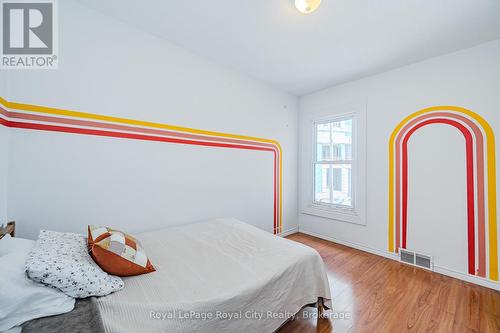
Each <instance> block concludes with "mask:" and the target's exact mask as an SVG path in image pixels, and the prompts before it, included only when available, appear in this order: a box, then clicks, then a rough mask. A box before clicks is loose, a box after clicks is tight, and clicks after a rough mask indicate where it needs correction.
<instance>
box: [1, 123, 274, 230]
mask: <svg viewBox="0 0 500 333" xmlns="http://www.w3.org/2000/svg"><path fill="white" fill-rule="evenodd" d="M0 124H1V125H4V126H6V127H11V128H21V129H32V130H41V131H49V132H63V133H74V134H84V135H95V136H104V137H114V138H124V139H135V140H144V141H157V142H168V143H177V144H186V145H196V146H205V147H218V148H232V149H246V150H256V151H270V152H273V155H274V172H273V193H274V203H273V206H274V207H273V209H274V214H273V215H274V217H273V218H274V233H277V227H278V220H277V212H278V207H277V205H278V191H277V184H278V183H277V171H276V170H277V168H276V167H277V158H278V156H277V154H276V150H275V148H273V147H259V146H251V145H241V144H233V143H222V142H207V141H198V140H187V139H178V138H168V137H158V136H152V135H144V134H132V133H121V132H113V131H103V130H95V129H87V128H73V127H66V126H58V125H47V124H36V123H27V122H17V121H8V120H5V119H3V118H1V117H0Z"/></svg>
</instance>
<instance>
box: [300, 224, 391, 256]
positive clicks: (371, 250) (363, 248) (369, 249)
mask: <svg viewBox="0 0 500 333" xmlns="http://www.w3.org/2000/svg"><path fill="white" fill-rule="evenodd" d="M299 232H301V233H303V234H307V235H310V236H314V237H318V238H321V239H324V240H327V241H330V242H333V243H337V244H341V245H345V246H349V247H352V248H354V249H357V250H361V251H364V252H368V253H372V254H376V255H378V256H381V257H385V258H389V259H393V260H399V256H398V255H396V254H394V253H390V252H386V251H381V250H378V249H374V248H372V247H368V246H364V245H359V244H356V243H352V242H348V241H344V240H340V239H337V238H333V237H328V236H324V235H320V234H317V233H315V232H312V231H307V230H303V229H299Z"/></svg>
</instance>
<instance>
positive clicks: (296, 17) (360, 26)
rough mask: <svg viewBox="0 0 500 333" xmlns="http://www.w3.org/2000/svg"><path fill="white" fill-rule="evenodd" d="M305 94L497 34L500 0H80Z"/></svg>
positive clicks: (277, 86) (239, 69)
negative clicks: (311, 8) (311, 6)
mask: <svg viewBox="0 0 500 333" xmlns="http://www.w3.org/2000/svg"><path fill="white" fill-rule="evenodd" d="M80 2H81V3H83V4H86V5H88V6H90V7H92V8H95V9H97V10H99V11H102V12H104V13H106V14H108V15H111V16H113V17H116V18H118V19H120V20H122V21H124V22H126V23H128V24H130V25H132V26H135V27H137V28H139V29H142V30H144V31H147V32H149V33H152V34H154V35H157V36H159V37H161V38H164V39H166V40H168V41H170V42H173V43H174V44H177V45H179V46H181V47H183V48H185V49H188V50H190V51H192V52H194V53H196V54H198V55H200V56H202V57H205V58H208V59H210V60H212V61H214V62H216V63H219V64H221V65H223V66H227V67H230V68H233V69H235V70H238V71H240V72H243V73H245V74H247V75H249V76H251V77H253V78H256V79H259V80H262V81H265V82H267V83H269V84H270V85H272V86H273V87H276V88H278V89H281V90H284V91H287V92H290V93H293V94H296V95H303V94H307V93H310V92H313V91H316V90H320V89H323V88H326V87H328V86H332V85H335V84H339V83H342V82H346V81H350V80H354V79H357V78H361V77H364V76H368V75H372V74H375V73H379V72H383V71H386V70H389V69H392V68H396V67H400V66H403V65H406V64H410V63H414V62H417V61H421V60H424V59H427V58H431V57H435V56H438V55H442V54H446V53H449V52H453V51H456V50H460V49H463V48H467V47H471V46H474V45H477V44H480V43H483V42H486V41H489V40H493V39H498V38H500V0H378V1H377V0H323V3H322V4H321V6H320V8H319V9H318V11H316V12H315V13H313V14H310V15H302V14H300V13H299V12H297V11H296V10H295V9H294V7H293V0H213V1H209V0H186V1H179V0H177V1H174V0H147V1H146V0H143V1H137V0H106V1H103V0H80Z"/></svg>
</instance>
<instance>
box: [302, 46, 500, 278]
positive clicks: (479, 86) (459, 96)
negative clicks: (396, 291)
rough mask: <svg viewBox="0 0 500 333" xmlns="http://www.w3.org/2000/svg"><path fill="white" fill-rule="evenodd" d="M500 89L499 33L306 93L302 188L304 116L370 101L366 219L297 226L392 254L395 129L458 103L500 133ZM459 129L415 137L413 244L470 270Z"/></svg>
mask: <svg viewBox="0 0 500 333" xmlns="http://www.w3.org/2000/svg"><path fill="white" fill-rule="evenodd" d="M499 89H500V40H497V41H493V42H490V43H487V44H483V45H480V46H477V47H474V48H471V49H467V50H463V51H460V52H456V53H453V54H449V55H446V56H442V57H439V58H434V59H430V60H427V61H424V62H420V63H417V64H414V65H411V66H406V67H403V68H400V69H397V70H393V71H390V72H386V73H383V74H380V75H376V76H372V77H368V78H365V79H362V80H358V81H354V82H351V83H347V84H343V85H339V86H335V87H332V88H329V89H326V90H323V91H320V92H317V93H314V94H310V95H307V96H304V97H303V98H302V99H301V101H300V120H299V123H300V129H299V131H300V133H301V137H300V148H299V151H300V152H299V175H300V177H299V178H300V179H299V186H300V187H303V186H309V184H305V181H304V179H305V175H304V173H303V170H305V168H306V163H310V158H309V156H310V153H309V152H310V150H309V149H310V138H309V136H308V135H305V134H304V133H307V126H310V125H309V123H308V121H307V119H310V118H311V117H315V116H318V115H328V113H334V112H336V110H342V109H343V108H345V106H349V105H359V104H363V105H366V110H367V221H366V226H361V225H355V224H349V223H345V222H340V221H334V220H328V219H324V218H319V217H314V216H310V215H305V214H300V216H299V220H300V222H299V224H300V230H302V231H305V232H310V233H315V234H318V235H322V236H324V237H328V238H334V239H337V240H339V241H343V242H347V243H353V244H355V245H358V246H360V247H364V248H367V249H369V250H373V251H374V252H379V253H381V254H384V253H387V230H388V228H387V223H388V222H387V221H388V202H387V200H388V199H387V196H388V142H389V137H390V134H391V132H392V130H393V129H394V128H395V127H396V125H397V124H398V123H399V122H400V121H401V120H402V119H403V118H404V117H406V116H407V115H409V114H411V113H413V112H416V111H418V110H420V109H423V108H426V107H429V106H434V105H458V106H463V107H465V108H468V109H470V110H473V111H475V112H477V113H479V114H480V115H481V116H483V117H484V118H485V119H486V120H487V121H488V122H489V124H490V125H491V126H492V127H493V130H494V131H496V132H497V133H500V93H499ZM455 132H456V130H454V129H451V128H447V127H446V126H444V125H436V126H431V127H429V128H425V129H422V130H421V131H419V132H418V133H416V134H415V135H414V138H412V141H411V143H410V148H409V149H411V150H412V156H411V160H410V165H409V167H410V170H411V172H410V189H411V191H412V192H411V193H410V195H411V196H412V198H413V199H412V200H410V206H409V221H410V222H409V223H410V225H409V228H410V233H409V239H408V247H409V248H413V249H416V250H420V251H423V252H424V253H425V252H427V253H430V254H433V255H434V256H435V264H436V265H437V266H439V267H442V268H446V269H449V270H453V271H457V272H466V271H467V269H466V267H467V266H466V265H467V262H466V260H467V256H466V252H465V251H466V246H467V243H466V238H465V235H466V234H465V230H466V229H465V223H466V222H465V221H466V217H465V216H466V210H465V203H466V199H465V166H464V165H465V158H464V144H463V138H462V139H457V137H459V134H457V133H455ZM424 142H425V144H423V145H422V144H421V143H424ZM422 147H423V148H422ZM497 147H498V145H497ZM498 153H499V152H498V151H497V155H498ZM448 185H450V186H448ZM299 193H303V191H302V190H299Z"/></svg>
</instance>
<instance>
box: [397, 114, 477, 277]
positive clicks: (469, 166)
mask: <svg viewBox="0 0 500 333" xmlns="http://www.w3.org/2000/svg"><path fill="white" fill-rule="evenodd" d="M430 124H447V125H451V126H454V127H455V128H457V129H458V130H460V132H462V134H463V135H464V138H465V145H466V149H465V150H466V160H467V163H466V172H467V243H468V249H467V253H468V270H469V274H472V275H474V274H475V268H476V263H475V230H474V215H475V214H474V156H473V153H474V148H473V139H472V134H471V132H470V131H469V130H468V129H467V128H466V127H465V126H464V125H462V124H461V123H459V122H457V121H454V120H451V119H445V118H437V119H430V120H426V121H423V122H421V123H420V124H418V125H416V126H415V127H413V128H412V129H411V130H409V131H408V133H407V134H406V135H405V137H404V139H403V158H402V164H403V165H402V168H403V170H402V174H403V181H402V183H403V184H402V186H403V189H402V192H403V193H402V194H403V200H402V201H403V202H402V204H403V207H402V210H403V216H402V218H403V226H402V229H403V230H402V232H403V235H402V238H403V239H402V247H403V248H406V239H407V225H408V141H409V139H410V138H411V135H412V134H413V133H415V131H417V130H418V129H419V128H422V127H424V126H426V125H430Z"/></svg>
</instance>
